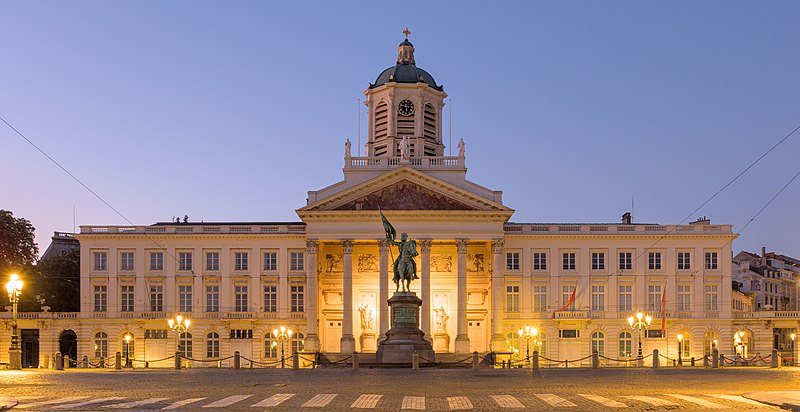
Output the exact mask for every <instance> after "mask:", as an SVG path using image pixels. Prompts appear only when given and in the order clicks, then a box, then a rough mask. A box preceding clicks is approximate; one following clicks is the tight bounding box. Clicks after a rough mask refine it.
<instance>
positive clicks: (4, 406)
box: [0, 396, 19, 411]
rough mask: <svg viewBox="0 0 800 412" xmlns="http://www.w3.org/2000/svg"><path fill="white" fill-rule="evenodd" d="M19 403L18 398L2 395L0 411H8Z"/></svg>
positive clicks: (0, 397)
mask: <svg viewBox="0 0 800 412" xmlns="http://www.w3.org/2000/svg"><path fill="white" fill-rule="evenodd" d="M18 403H19V401H18V400H16V399H14V398H9V397H6V396H0V411H7V410H9V409H11V408H13V407H15V406H17V404H18Z"/></svg>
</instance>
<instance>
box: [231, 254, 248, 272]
mask: <svg viewBox="0 0 800 412" xmlns="http://www.w3.org/2000/svg"><path fill="white" fill-rule="evenodd" d="M233 260H234V270H247V252H236V253H234V254H233Z"/></svg>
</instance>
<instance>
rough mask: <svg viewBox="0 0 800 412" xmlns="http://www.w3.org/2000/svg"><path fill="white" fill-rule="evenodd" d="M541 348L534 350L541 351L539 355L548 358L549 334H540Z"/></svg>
mask: <svg viewBox="0 0 800 412" xmlns="http://www.w3.org/2000/svg"><path fill="white" fill-rule="evenodd" d="M538 340H539V347H538V348H535V349H534V350H537V349H538V350H539V354H540V355H541V356H547V334H545V333H544V332H541V331H540V332H539V338H538Z"/></svg>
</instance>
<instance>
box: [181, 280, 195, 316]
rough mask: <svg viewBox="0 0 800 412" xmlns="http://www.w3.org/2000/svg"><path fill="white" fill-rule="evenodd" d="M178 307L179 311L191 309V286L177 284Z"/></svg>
mask: <svg viewBox="0 0 800 412" xmlns="http://www.w3.org/2000/svg"><path fill="white" fill-rule="evenodd" d="M178 307H179V309H178V310H179V311H181V312H191V311H192V287H191V286H188V285H186V286H178Z"/></svg>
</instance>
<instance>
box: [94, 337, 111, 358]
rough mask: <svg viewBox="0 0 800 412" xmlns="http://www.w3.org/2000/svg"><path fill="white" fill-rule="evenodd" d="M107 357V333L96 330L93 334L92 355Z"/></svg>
mask: <svg viewBox="0 0 800 412" xmlns="http://www.w3.org/2000/svg"><path fill="white" fill-rule="evenodd" d="M101 356H102V357H104V358H108V334H106V333H105V332H97V333H95V335H94V357H95V358H99V357H101Z"/></svg>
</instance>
